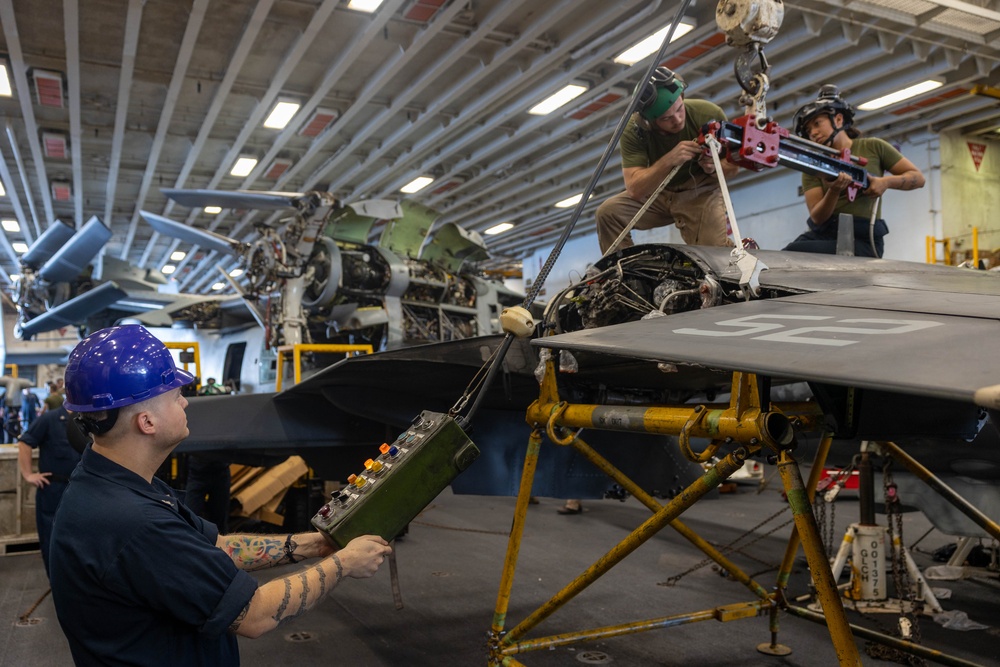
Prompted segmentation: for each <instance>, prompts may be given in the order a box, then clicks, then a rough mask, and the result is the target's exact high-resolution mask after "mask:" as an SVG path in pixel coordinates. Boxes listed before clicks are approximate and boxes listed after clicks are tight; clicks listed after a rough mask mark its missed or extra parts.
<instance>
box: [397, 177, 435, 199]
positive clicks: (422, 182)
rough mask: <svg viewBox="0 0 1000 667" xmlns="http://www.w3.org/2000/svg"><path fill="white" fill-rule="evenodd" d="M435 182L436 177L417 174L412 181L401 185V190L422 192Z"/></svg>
mask: <svg viewBox="0 0 1000 667" xmlns="http://www.w3.org/2000/svg"><path fill="white" fill-rule="evenodd" d="M433 182H434V179H433V178H431V177H430V176H417V177H416V178H414V179H413V180H412V181H410V182H409V183H407V184H406V185H404V186H403V187H401V188H400V189H399V191H400V192H405V193H406V194H408V195H412V194H413V193H414V192H420V191H421V190H423V189H424V188H426V187H427V186H428V185H430V184H431V183H433Z"/></svg>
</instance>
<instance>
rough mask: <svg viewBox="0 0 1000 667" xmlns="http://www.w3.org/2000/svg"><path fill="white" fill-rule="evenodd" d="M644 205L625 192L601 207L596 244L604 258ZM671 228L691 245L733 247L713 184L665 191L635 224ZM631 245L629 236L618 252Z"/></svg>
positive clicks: (598, 215) (719, 196)
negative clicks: (674, 227) (675, 229)
mask: <svg viewBox="0 0 1000 667" xmlns="http://www.w3.org/2000/svg"><path fill="white" fill-rule="evenodd" d="M642 205H643V202H641V201H636V200H635V199H632V198H631V197H629V196H628V194H627V193H625V192H622V193H619V194H617V195H615V196H613V197H611V198H610V199H608V200H607V201H605V202H604V203H603V204H601V205H600V206H599V207H598V209H597V240H598V242H599V243H600V244H601V254H604V253H606V252H607V251H608V248H609V247H611V244H612V243H614V242H615V239H617V238H618V235H619V234H621V233H622V230H623V229H625V227H626V226H628V223H629V222H631V220H632V218H633V217H635V214H636V213H638V212H639V209H640V208H642ZM671 224H672V225H676V227H677V230H678V231H680V233H681V238H683V239H684V243H687V244H688V245H714V246H732V245H733V242H732V241H731V240H730V239H729V236H728V233H727V218H726V204H725V202H724V201H723V199H722V191H721V190H719V186H718V184H717V183H714V182H712V181H708V182H702V184H701V185H697V186H694V187H692V188H690V189H687V190H680V191H678V192H669V191H667V190H664V191H663V192H661V193H660V194H659V196H657V198H656V201H654V202H653V204H652V205H651V206H650V207H649V209H648V210H647V211H646V213H645V214H643V216H642V217H641V218H639V219H638V220H637V221H636V223H635V227H633V229H653V228H654V227H664V226H666V225H671ZM631 245H632V235H631V234H629V235H628V236H626V237H625V238H624V239H622V242H621V243H619V244H618V248H617V250H621V249H622V248H628V247H630V246H631Z"/></svg>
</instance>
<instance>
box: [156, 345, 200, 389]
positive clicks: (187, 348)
mask: <svg viewBox="0 0 1000 667" xmlns="http://www.w3.org/2000/svg"><path fill="white" fill-rule="evenodd" d="M163 345H164V347H166V348H167V349H168V350H179V351H180V352H191V353H193V359H194V361H184V360H183V359H180V358H179V359H178V362H179V363H180V364H181V365H182V366H183V367H184V370H186V371H188V372H189V373H190V372H191V370H190V369H189V368H188V366H194V376H195V377H196V378H197V380H195V382H196V384H195V390H196V391H197V390H200V389H201V379H202V378H201V348H200V347H198V343H197V341H192V342H190V343H186V342H182V343H166V342H165V343H163Z"/></svg>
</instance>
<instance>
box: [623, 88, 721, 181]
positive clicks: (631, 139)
mask: <svg viewBox="0 0 1000 667" xmlns="http://www.w3.org/2000/svg"><path fill="white" fill-rule="evenodd" d="M684 110H685V114H686V116H687V118H686V119H685V121H684V127H683V129H681V131H680V132H678V133H676V134H665V133H663V132H657V131H656V130H650V131H645V130H642V129H641V128H640V127H639V126H638V125H637V124H636V114H633V116H632V118H631V119H629V122H628V125H626V127H625V131H624V132H623V133H622V138H621V139H620V140H619V141H618V148H619V150H620V151H621V155H622V168H624V169H628V168H629V167H642V168H646V167H648V166H650V165H651V164H653V163H654V162H656V161H657V160H659V159H660V158H661V157H663V156H664V155H666V154H667V153H669V152H670V151H671V150H673V149H674V147H676V146H677V144H679V143H680V142H682V141H693V140H695V139H697V138H698V135H699V134H700V133H701V127H702V125H704V124H705V123H707V122H709V121H712V120H718V121H724V120H727V119H726V113H725V112H724V111H723V110H722V109H721V108H719V107H718V106H717V105H715V104H712V103H711V102H707V101H705V100H684ZM703 176H705V172H704V170H702V168H701V167H700V166H698V160H697V158H695V159H692V160H689V161H688V162H687V163H686V164H684V165H682V166H681V169H680V171H678V172H677V175H676V176H674V177H673V178H672V179H671V180H670V183H669V184H668V186H675V187H676V186H678V185H680V184H681V183H683V182H685V181H686V180H688V179H690V178H699V177H703Z"/></svg>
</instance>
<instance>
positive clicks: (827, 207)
mask: <svg viewBox="0 0 1000 667" xmlns="http://www.w3.org/2000/svg"><path fill="white" fill-rule="evenodd" d="M792 122H793V124H794V126H795V127H794V129H795V134H797V135H799V136H800V137H802V138H803V139H809V140H810V141H814V142H816V143H818V144H823V145H825V146H829V147H830V148H835V149H836V150H838V151H845V150H848V151H850V153H851V155H853V156H857V157H863V158H865V159H867V160H868V163H867V164H866V165H865V170H866V171H867V172H868V189H867V190H865V191H863V192H861V193H860V195H861V196H858V197H856V198H855V199H854V200H853V201H851V199H850V198H849V196H848V193H849V191H848V186H849V185H850V184H851V182H852V181H851V177H850V176H849V175H847V174H845V173H844V172H841V173H840V174H839V175H838V176H837V177H836V178H834V179H831V180H822V179H820V178H818V177H816V176H810V175H808V174H803V175H802V191H803V193H804V194H805V198H806V207H807V208H808V209H809V217H808V218H807V219H806V225H808V227H809V229H808V231H806V232H804V233H803V234H801V235H799V237H798V238H796V239H795V240H794V241H792V242H791V243H789V244H788V245H787V246H785V248H784V249H785V250H795V251H798V252H816V253H826V254H830V255H832V254H835V253H836V252H837V232H838V228H839V217H840V214H841V213H848V214H850V215H852V216H853V217H854V254H855V256H858V257H881V256H882V253H883V251H884V249H885V242H884V238H883V237H884V236H885V235H886V234H888V233H889V227H888V226H887V225H886V223H885V220H883V219H882V204H881V197H882V194H883V193H885V191H886V190H916V189H918V188H922V187H924V175H923V174H922V173H921V172H920V170H919V169H917V167H916V166H915V165H914V164H913V163H912V162H910V161H909V160H907V159H906V158H905V157H903V155H902V153H900V152H899V151H898V150H896V149H895V148H894V147H893V146H892V144H890V143H889V142H887V141H884V140H882V139H879V138H877V137H862V136H861V132H860V131H859V130H858V129H857V128H855V127H854V108H853V107H852V106H851V105H850V104H848V103H847V102H846V101H845V100H844V98H843V97H841V96H840V91H839V89H838V88H837V86H833V85H830V84H827V85H825V86H822V87H821V88H820V89H819V95H817V97H816V99H815V100H813V101H812V102H810V103H809V104H806V105H805V106H803V107H802V108H800V109H799V110H798V111H796V112H795V117H794V119H793V121H792Z"/></svg>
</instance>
